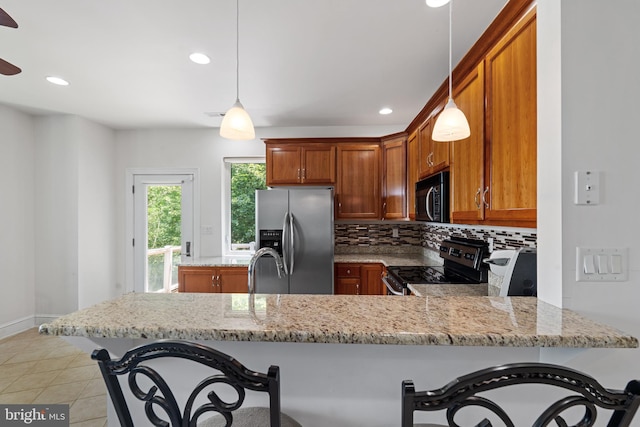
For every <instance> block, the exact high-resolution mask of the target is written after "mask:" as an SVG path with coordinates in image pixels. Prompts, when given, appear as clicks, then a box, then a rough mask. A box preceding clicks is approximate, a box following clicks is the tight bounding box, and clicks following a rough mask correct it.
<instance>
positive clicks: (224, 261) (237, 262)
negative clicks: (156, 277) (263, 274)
mask: <svg viewBox="0 0 640 427" xmlns="http://www.w3.org/2000/svg"><path fill="white" fill-rule="evenodd" d="M249 260H251V258H250V257H239V256H238V257H236V256H217V257H202V258H196V259H192V260H188V261H185V262H181V263H179V264H178V265H180V266H185V267H247V266H248V265H249Z"/></svg>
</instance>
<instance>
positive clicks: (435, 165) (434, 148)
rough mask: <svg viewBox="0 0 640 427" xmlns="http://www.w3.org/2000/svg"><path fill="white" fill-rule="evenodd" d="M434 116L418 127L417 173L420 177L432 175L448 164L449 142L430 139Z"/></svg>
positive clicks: (434, 120)
mask: <svg viewBox="0 0 640 427" xmlns="http://www.w3.org/2000/svg"><path fill="white" fill-rule="evenodd" d="M436 118H437V116H435V117H431V118H429V119H428V120H427V121H425V122H424V123H423V124H422V126H420V128H419V129H418V140H419V146H420V163H419V165H418V173H419V175H420V178H424V177H426V176H429V175H433V174H434V173H436V172H440V171H441V170H443V169H445V168H447V167H448V166H449V143H448V142H438V141H434V140H433V139H431V134H432V133H433V125H434V124H435V122H436Z"/></svg>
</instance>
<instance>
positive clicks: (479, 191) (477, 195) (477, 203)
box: [473, 187, 482, 209]
mask: <svg viewBox="0 0 640 427" xmlns="http://www.w3.org/2000/svg"><path fill="white" fill-rule="evenodd" d="M480 193H482V188H481V187H478V191H476V194H475V196H473V202H474V203H475V204H476V208H478V209H480Z"/></svg>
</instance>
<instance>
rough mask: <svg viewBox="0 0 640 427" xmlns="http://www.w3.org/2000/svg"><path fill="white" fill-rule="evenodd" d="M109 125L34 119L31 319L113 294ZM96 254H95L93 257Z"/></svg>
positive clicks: (73, 118)
mask: <svg viewBox="0 0 640 427" xmlns="http://www.w3.org/2000/svg"><path fill="white" fill-rule="evenodd" d="M114 153H115V148H114V137H113V131H111V130H108V129H106V128H104V127H102V126H100V125H97V124H94V123H91V122H89V121H87V120H85V119H83V118H80V117H77V116H61V115H60V116H44V117H38V118H37V119H36V155H35V166H36V185H35V198H36V202H35V212H36V213H35V230H36V242H37V244H36V250H35V254H36V268H35V275H36V320H37V321H38V322H41V321H45V320H47V319H50V318H53V317H57V316H59V315H61V314H66V313H70V312H72V311H75V310H77V309H78V308H81V307H84V306H86V305H88V304H91V303H94V302H98V301H102V300H104V299H105V298H109V297H110V296H113V295H115V290H114V289H115V273H114V271H115V237H114V234H115V233H114V231H115V220H114V218H115V211H114V207H113V205H114V203H113V200H114V194H113V182H114ZM94 257H95V258H94Z"/></svg>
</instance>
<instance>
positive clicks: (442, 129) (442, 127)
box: [431, 0, 471, 142]
mask: <svg viewBox="0 0 640 427" xmlns="http://www.w3.org/2000/svg"><path fill="white" fill-rule="evenodd" d="M452 4H453V0H451V1H450V2H449V100H448V101H447V105H445V107H444V110H442V112H441V113H440V115H439V116H438V118H437V119H436V124H435V125H434V126H433V133H432V134H431V139H433V140H434V141H440V142H449V141H457V140H460V139H465V138H468V137H469V136H471V129H470V128H469V122H468V121H467V118H466V117H465V115H464V113H463V112H462V110H460V109H459V108H458V106H457V105H456V103H455V102H453V95H452V87H453V84H452V80H451V74H452V72H451V44H452V42H451V39H452V36H451V33H452V31H451V27H452V17H451V15H452Z"/></svg>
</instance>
